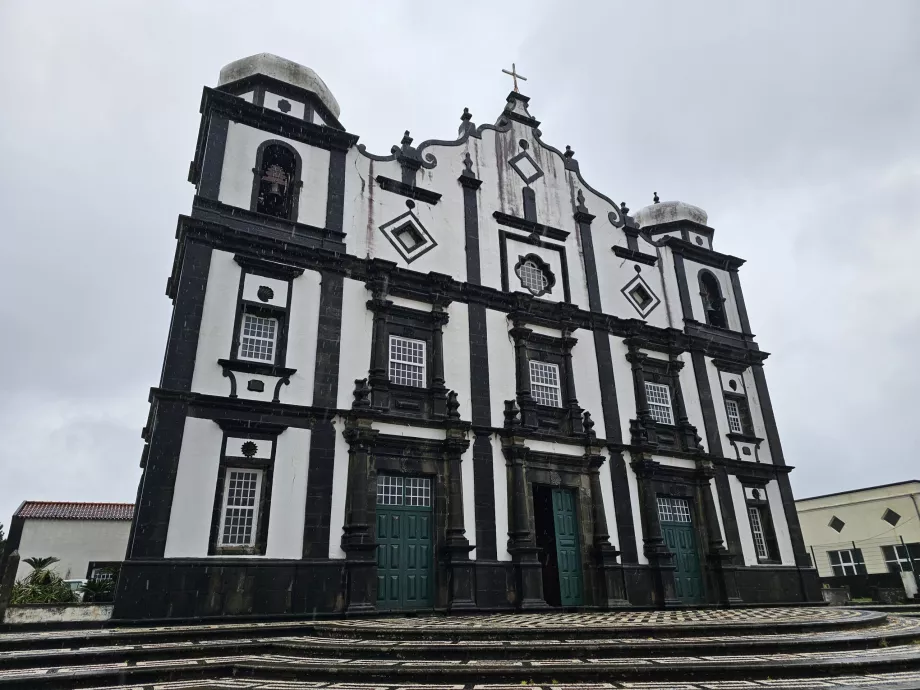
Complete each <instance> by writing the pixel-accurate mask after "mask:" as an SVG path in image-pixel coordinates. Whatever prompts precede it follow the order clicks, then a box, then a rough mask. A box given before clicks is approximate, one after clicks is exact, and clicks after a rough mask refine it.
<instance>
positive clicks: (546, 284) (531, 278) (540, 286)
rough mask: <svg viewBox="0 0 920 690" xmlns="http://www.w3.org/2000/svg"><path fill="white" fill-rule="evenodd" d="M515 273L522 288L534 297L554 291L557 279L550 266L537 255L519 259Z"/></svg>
mask: <svg viewBox="0 0 920 690" xmlns="http://www.w3.org/2000/svg"><path fill="white" fill-rule="evenodd" d="M518 259H519V260H518V262H517V264H516V265H515V267H514V273H515V275H516V276H517V277H518V279H519V280H520V281H521V287H523V288H524V289H525V290H527V291H528V292H529V293H530V294H531V295H533V296H534V297H540V296H541V295H545V294H547V293H551V292H552V291H553V285H555V284H556V278H555V276H553V272H552V271H551V270H550V269H549V265H548V264H547V263H546V262H545V261H543V260H542V259H541V258H540V257H539V256H537V255H536V254H528V255H527V256H521V257H518Z"/></svg>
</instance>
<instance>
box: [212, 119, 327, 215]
mask: <svg viewBox="0 0 920 690" xmlns="http://www.w3.org/2000/svg"><path fill="white" fill-rule="evenodd" d="M268 140H277V141H283V142H284V143H286V144H288V145H290V146H291V147H292V148H293V149H294V150H295V151H297V153H298V154H300V158H301V161H302V168H301V180H302V182H303V186H302V187H301V190H300V200H299V201H298V210H297V218H296V220H297V222H298V223H305V224H307V225H314V226H316V227H320V228H322V227H325V226H326V194H327V191H328V188H329V151H327V150H325V149H319V148H315V147H313V146H309V145H308V144H304V143H301V142H299V141H294V140H292V139H285V138H284V137H278V136H274V135H271V134H269V133H267V132H263V131H262V130H259V129H256V128H254V127H250V126H249V125H244V124H240V123H238V122H230V126H229V128H228V130H227V144H226V146H225V148H224V164H223V167H222V169H221V177H220V193H219V194H218V201H220V202H221V203H224V204H227V205H229V206H236V207H238V208H244V209H247V210H248V209H249V207H250V205H251V203H252V181H253V172H252V169H253V168H254V167H255V165H256V153H257V151H258V148H259V146H260V145H261V144H262V143H263V142H265V141H268Z"/></svg>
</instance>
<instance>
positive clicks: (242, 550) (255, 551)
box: [208, 546, 265, 556]
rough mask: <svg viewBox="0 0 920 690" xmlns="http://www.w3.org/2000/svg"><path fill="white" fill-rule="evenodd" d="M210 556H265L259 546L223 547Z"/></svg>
mask: <svg viewBox="0 0 920 690" xmlns="http://www.w3.org/2000/svg"><path fill="white" fill-rule="evenodd" d="M208 555H209V556H264V555H265V553H264V552H263V551H262V549H261V548H259V547H258V546H221V547H217V548H215V549H214V552H213V553H211V554H208Z"/></svg>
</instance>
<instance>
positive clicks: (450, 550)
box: [444, 428, 476, 611]
mask: <svg viewBox="0 0 920 690" xmlns="http://www.w3.org/2000/svg"><path fill="white" fill-rule="evenodd" d="M469 447H470V442H469V439H468V438H467V432H466V430H465V429H453V428H452V429H448V431H447V438H446V439H445V441H444V455H445V457H446V459H447V473H448V477H447V486H448V496H447V539H446V543H445V551H446V557H447V564H448V567H449V571H450V610H451V611H459V610H462V609H474V608H476V601H475V594H474V584H473V562H472V561H471V560H470V551H472V550H473V548H475V547H474V546H473V545H472V544H470V542H469V539H467V537H466V528H465V521H464V514H463V474H462V470H461V462H462V456H463V454H464V453H465V452H466V451H467V449H468V448H469Z"/></svg>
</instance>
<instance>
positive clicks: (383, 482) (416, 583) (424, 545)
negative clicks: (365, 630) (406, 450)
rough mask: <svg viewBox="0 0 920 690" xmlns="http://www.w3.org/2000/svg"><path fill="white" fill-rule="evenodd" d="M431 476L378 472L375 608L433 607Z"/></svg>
mask: <svg viewBox="0 0 920 690" xmlns="http://www.w3.org/2000/svg"><path fill="white" fill-rule="evenodd" d="M433 565H434V564H433V562H432V551H431V480H430V479H429V478H427V477H403V476H399V475H387V474H381V475H378V476H377V607H378V608H380V609H420V608H430V607H431V585H432V576H431V575H432V568H433Z"/></svg>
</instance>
